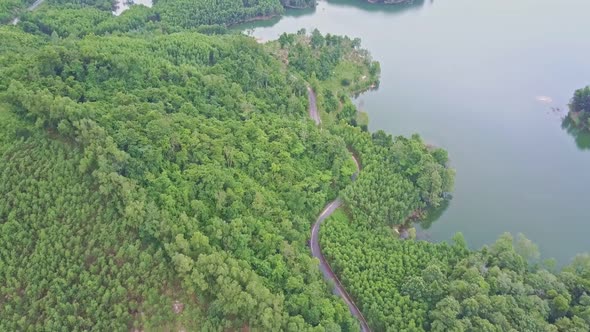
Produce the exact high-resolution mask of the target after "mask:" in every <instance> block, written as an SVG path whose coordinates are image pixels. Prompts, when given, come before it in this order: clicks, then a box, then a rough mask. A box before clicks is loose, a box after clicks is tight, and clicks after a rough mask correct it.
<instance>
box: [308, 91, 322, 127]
mask: <svg viewBox="0 0 590 332" xmlns="http://www.w3.org/2000/svg"><path fill="white" fill-rule="evenodd" d="M307 99H308V100H309V117H310V118H311V119H312V120H313V121H315V124H316V125H319V124H320V123H322V119H320V114H319V113H318V107H317V104H316V101H315V93H314V92H313V90H312V89H311V88H310V87H309V86H308V87H307Z"/></svg>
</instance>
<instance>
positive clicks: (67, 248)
mask: <svg viewBox="0 0 590 332" xmlns="http://www.w3.org/2000/svg"><path fill="white" fill-rule="evenodd" d="M3 1H4V2H1V3H0V21H1V20H3V19H6V18H10V17H13V16H12V15H13V14H14V13H16V12H18V11H20V10H22V8H24V6H25V5H26V4H27V3H24V2H23V3H20V2H19V3H16V2H15V3H13V2H11V1H12V0H3ZM308 5H313V2H309V1H281V2H279V1H276V0H264V1H238V2H236V1H233V0H224V1H217V2H215V1H214V2H207V1H204V0H202V1H197V2H195V1H169V0H160V1H157V2H156V3H155V5H154V8H146V7H143V6H134V7H132V8H131V9H129V10H128V11H126V12H125V13H123V14H122V15H121V16H120V17H114V16H113V15H112V14H111V12H110V11H111V10H112V7H113V2H112V1H106V2H105V1H104V0H98V1H94V0H82V1H78V0H75V1H72V0H48V4H47V6H45V7H44V8H42V10H40V11H38V12H32V13H25V14H22V15H21V23H19V25H18V26H17V27H0V41H1V42H0V77H2V78H3V79H2V80H0V180H1V181H0V195H2V197H3V198H4V199H3V200H0V330H2V331H4V330H6V331H20V330H40V329H47V330H68V331H70V330H71V331H75V330H91V329H95V330H108V331H110V330H112V331H115V330H132V329H135V328H137V329H144V330H179V329H184V330H190V331H193V330H201V331H226V330H238V329H251V330H261V331H318V332H319V331H357V330H358V329H359V326H358V323H357V322H356V321H355V319H354V318H353V317H352V316H351V315H350V312H349V311H348V309H347V307H346V305H345V304H344V302H343V301H341V300H340V299H339V298H338V297H336V296H335V295H333V294H332V292H331V288H330V286H329V285H327V284H326V283H325V282H324V280H323V279H322V275H321V273H320V272H319V270H318V268H317V265H318V261H317V260H316V259H314V258H312V257H311V255H310V252H309V248H308V247H307V241H308V239H309V236H310V234H309V232H310V227H311V224H312V222H313V220H315V218H316V216H317V214H318V213H319V212H320V210H321V209H322V207H323V206H324V205H325V204H326V202H328V201H330V200H332V199H335V198H336V197H337V196H340V197H341V198H342V199H343V201H344V208H343V210H342V211H340V212H338V213H337V214H336V215H334V216H333V217H332V219H331V220H328V221H327V223H326V224H325V226H323V228H322V231H321V241H322V250H324V253H325V254H326V256H327V258H328V259H329V261H330V263H331V264H332V266H333V267H334V269H335V271H336V272H337V274H338V275H339V276H340V277H341V280H342V282H343V283H344V285H345V286H346V288H347V289H348V290H349V291H350V293H351V295H352V296H353V297H354V298H355V299H356V301H357V302H358V304H359V307H360V309H361V310H362V311H363V313H364V315H365V316H366V317H367V319H368V321H369V324H370V325H371V326H372V327H373V328H374V329H375V330H376V331H387V330H389V331H400V330H405V331H422V330H433V331H512V330H517V331H558V332H560V331H587V330H588V325H589V324H590V297H589V295H588V293H589V292H590V272H589V271H590V258H589V257H588V256H587V255H581V256H579V257H578V258H576V259H575V260H574V262H573V263H572V264H571V265H570V266H567V267H566V268H564V269H563V271H561V272H556V271H553V270H551V269H549V268H544V267H543V266H541V265H540V264H538V262H536V254H535V253H536V251H535V247H534V245H532V244H531V243H530V241H528V240H526V239H525V238H524V237H519V238H517V239H516V240H514V239H513V238H511V237H510V236H508V235H506V236H503V237H502V238H501V239H500V240H498V242H497V243H495V244H494V245H492V246H490V247H486V248H483V249H482V250H479V251H470V250H468V249H467V248H466V245H465V241H464V240H463V239H462V237H461V236H457V237H456V238H455V241H454V243H453V244H445V243H442V244H433V243H427V242H414V241H401V240H399V239H397V237H396V235H395V232H394V230H393V227H392V226H395V227H397V226H400V225H402V224H407V223H408V217H409V216H411V215H413V214H415V212H416V211H421V210H424V209H426V208H428V207H436V206H438V205H440V204H441V203H442V202H443V199H444V197H445V193H446V192H448V191H450V190H451V189H452V185H453V178H454V172H453V170H452V169H450V168H448V167H447V166H448V165H447V164H448V156H447V153H446V151H444V150H442V149H436V148H432V147H428V146H427V145H426V144H424V142H423V141H422V140H421V138H420V137H419V136H418V135H414V136H412V137H410V138H405V137H392V136H391V135H388V134H386V133H384V132H382V131H379V132H376V133H369V132H367V128H366V123H365V124H360V123H359V121H358V120H359V119H360V116H359V113H358V111H357V109H356V107H355V106H354V105H353V103H352V102H351V100H350V98H349V95H350V94H353V93H356V92H358V91H363V90H366V89H368V88H371V87H374V86H375V85H376V84H378V77H379V71H380V68H379V64H378V63H377V62H375V61H373V60H372V59H371V57H370V55H369V54H368V52H367V51H366V50H363V49H361V48H360V40H358V39H351V38H348V37H340V36H333V35H329V34H327V35H322V34H321V33H320V32H319V31H317V30H314V31H312V32H311V34H306V33H305V31H304V30H301V31H300V32H299V33H297V34H295V35H292V34H284V35H282V36H281V37H280V38H279V40H278V41H276V42H271V43H267V44H266V45H260V44H258V43H256V42H255V41H254V40H253V39H252V38H248V37H246V36H242V35H239V34H231V33H227V32H228V30H227V29H226V26H227V25H231V24H235V23H238V22H242V21H245V20H250V19H254V18H258V17H260V16H272V15H276V14H280V13H282V12H283V10H284V9H283V6H286V7H289V6H291V7H300V6H308ZM2 15H4V16H2ZM3 17H4V18H3ZM187 28H189V29H193V30H191V31H187V30H186V29H187ZM201 32H202V33H206V34H207V35H205V34H202V33H201ZM308 87H311V88H312V90H313V91H315V92H316V93H317V100H318V106H319V109H320V111H321V113H322V116H323V119H326V120H327V121H324V122H322V126H320V127H318V126H316V125H315V123H314V122H312V121H311V120H309V119H308V116H307V108H308ZM584 93H585V92H584V91H582V92H580V93H579V94H578V93H576V97H574V101H573V104H574V110H578V111H581V110H582V109H584V110H585V108H584V106H583V105H585V104H584V102H585V101H584V98H585V97H584V96H585V94H584ZM580 105H582V106H580ZM584 112H587V110H585V111H584ZM351 153H352V154H353V155H354V156H355V157H356V159H357V160H358V161H359V162H360V164H361V168H362V170H361V172H360V173H359V174H358V175H355V173H356V167H355V165H354V162H353V160H352V159H351V158H350V155H351ZM353 177H354V178H355V179H356V181H354V182H353V181H352V178H353Z"/></svg>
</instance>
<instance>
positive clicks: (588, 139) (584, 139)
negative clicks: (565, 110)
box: [561, 116, 590, 150]
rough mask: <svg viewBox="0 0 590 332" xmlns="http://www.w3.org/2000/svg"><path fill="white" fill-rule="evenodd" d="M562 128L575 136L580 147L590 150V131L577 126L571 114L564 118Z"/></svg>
mask: <svg viewBox="0 0 590 332" xmlns="http://www.w3.org/2000/svg"><path fill="white" fill-rule="evenodd" d="M561 128H562V129H563V130H565V131H566V132H567V133H568V134H570V135H571V136H572V137H573V138H574V140H575V141H576V146H577V147H578V149H580V150H590V132H588V131H587V130H582V129H580V128H578V127H576V126H575V125H574V123H573V121H572V120H571V119H570V117H569V116H566V117H565V118H564V119H563V121H562V122H561Z"/></svg>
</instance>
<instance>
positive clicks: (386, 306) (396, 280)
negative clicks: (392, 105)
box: [320, 170, 467, 331]
mask: <svg viewBox="0 0 590 332" xmlns="http://www.w3.org/2000/svg"><path fill="white" fill-rule="evenodd" d="M363 172H364V170H363ZM320 240H321V243H322V248H323V251H324V254H325V255H326V257H327V258H328V260H329V261H330V264H331V266H332V268H333V269H334V270H335V271H336V272H337V274H338V275H339V276H340V280H341V281H342V282H343V283H344V285H345V287H346V289H347V290H348V292H349V293H350V294H351V296H352V297H353V298H355V299H356V300H357V301H358V302H357V305H359V308H360V309H361V311H362V312H363V314H364V315H365V317H366V319H367V321H368V323H369V325H370V326H371V327H372V328H373V329H374V330H376V331H386V330H387V331H419V330H421V327H422V326H423V325H424V324H426V323H427V315H428V310H427V309H428V305H427V304H426V303H424V302H421V301H416V300H415V299H416V298H417V299H423V298H432V300H433V301H434V300H435V299H436V298H438V297H440V296H442V295H443V294H444V292H445V291H446V289H445V288H444V287H443V285H442V284H441V283H442V282H443V280H444V279H443V280H441V279H440V278H442V277H445V271H446V267H447V266H449V265H453V264H454V263H455V262H457V261H458V260H460V259H461V258H462V257H463V256H465V254H466V253H467V251H466V249H465V248H463V247H460V246H449V245H447V244H445V243H443V244H438V245H433V244H430V243H427V242H422V241H420V242H414V241H400V240H397V239H395V238H393V237H392V232H391V230H390V229H387V228H381V227H378V228H369V227H367V226H366V224H359V223H357V222H354V223H352V222H350V221H349V220H348V218H347V216H346V215H345V214H344V213H343V211H339V212H337V213H335V214H334V215H333V216H332V217H330V219H329V220H328V221H327V222H326V223H325V224H324V226H322V229H321V233H320ZM422 275H424V276H425V280H422V279H419V278H420V277H421V276H422ZM445 278H446V277H445Z"/></svg>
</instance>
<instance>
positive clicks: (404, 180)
mask: <svg viewBox="0 0 590 332" xmlns="http://www.w3.org/2000/svg"><path fill="white" fill-rule="evenodd" d="M334 130H335V131H336V132H337V133H338V135H340V136H342V137H343V138H344V140H345V141H346V143H347V145H348V146H350V147H351V148H352V149H353V150H354V151H355V152H356V154H357V155H358V157H359V158H360V163H361V165H362V167H363V171H362V172H361V174H360V175H359V177H358V179H357V181H356V182H355V183H354V184H353V185H352V186H349V187H347V188H346V189H345V190H343V192H342V198H343V199H344V201H345V202H346V204H347V206H348V207H349V208H350V211H351V213H352V216H353V217H354V219H355V220H358V221H359V222H368V223H372V224H375V225H399V224H403V223H405V222H406V220H407V218H408V217H409V216H410V215H411V214H412V213H413V212H414V211H416V210H419V209H424V208H426V207H428V206H433V207H436V206H438V205H439V204H441V203H442V202H443V193H445V192H449V191H451V189H452V186H453V181H454V171H453V170H452V169H449V168H447V167H446V159H445V158H442V157H441V156H440V154H441V152H439V150H437V149H435V150H432V149H429V148H428V147H427V146H426V145H425V144H424V143H423V142H422V140H421V139H420V137H419V136H417V135H414V136H412V137H411V138H409V139H408V138H404V137H396V138H395V139H394V138H392V137H391V135H387V134H385V133H384V132H383V131H378V132H376V133H374V134H372V135H371V134H369V133H366V132H364V131H362V130H360V129H358V128H352V127H350V126H344V125H342V126H339V127H335V128H334Z"/></svg>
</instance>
